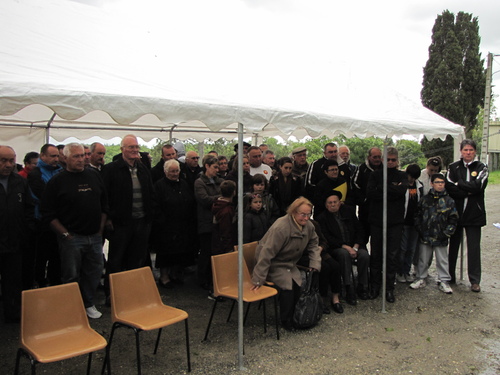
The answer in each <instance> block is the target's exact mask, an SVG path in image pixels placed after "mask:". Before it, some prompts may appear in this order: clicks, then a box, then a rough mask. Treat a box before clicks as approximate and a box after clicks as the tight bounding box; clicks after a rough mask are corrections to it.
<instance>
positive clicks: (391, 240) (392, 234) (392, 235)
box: [370, 224, 403, 291]
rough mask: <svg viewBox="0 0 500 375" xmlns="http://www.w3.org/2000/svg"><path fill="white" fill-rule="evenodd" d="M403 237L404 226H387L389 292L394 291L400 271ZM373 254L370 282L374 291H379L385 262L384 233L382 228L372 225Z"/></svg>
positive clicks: (387, 280) (387, 281) (371, 255)
mask: <svg viewBox="0 0 500 375" xmlns="http://www.w3.org/2000/svg"><path fill="white" fill-rule="evenodd" d="M402 235H403V224H388V225H387V275H386V283H387V287H386V288H387V290H388V291H392V290H394V282H395V281H396V272H397V271H398V270H399V267H400V262H399V257H398V254H399V249H400V247H401V238H402ZM370 244H371V254H370V281H371V286H372V288H373V289H375V290H378V289H380V286H381V285H382V261H383V255H384V254H383V249H382V244H383V233H382V227H379V226H376V225H372V227H371V242H370Z"/></svg>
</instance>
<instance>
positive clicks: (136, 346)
mask: <svg viewBox="0 0 500 375" xmlns="http://www.w3.org/2000/svg"><path fill="white" fill-rule="evenodd" d="M133 330H134V333H135V349H136V352H137V374H138V375H141V374H142V372H141V347H140V342H139V341H140V340H139V332H140V331H139V330H138V329H137V328H133Z"/></svg>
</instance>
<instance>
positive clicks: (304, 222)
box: [251, 197, 321, 330]
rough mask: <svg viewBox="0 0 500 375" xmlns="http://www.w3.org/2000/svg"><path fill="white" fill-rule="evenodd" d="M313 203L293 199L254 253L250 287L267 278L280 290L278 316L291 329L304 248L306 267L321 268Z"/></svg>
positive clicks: (254, 286)
mask: <svg viewBox="0 0 500 375" xmlns="http://www.w3.org/2000/svg"><path fill="white" fill-rule="evenodd" d="M312 208H313V205H312V203H311V202H310V201H309V200H307V199H306V198H303V197H301V198H298V199H296V200H295V201H294V202H293V203H292V204H291V205H290V207H288V211H287V214H286V215H285V216H283V217H280V218H279V219H278V220H276V221H275V222H274V224H273V225H272V226H271V228H269V230H268V231H267V233H266V234H265V236H264V237H263V238H262V240H261V241H260V242H259V245H258V246H257V250H256V252H255V268H254V270H253V275H252V283H253V286H252V288H251V289H252V290H256V289H258V288H260V287H261V286H262V285H264V283H265V282H266V280H267V281H271V282H273V283H274V284H275V285H276V287H277V289H278V292H279V293H280V317H281V323H282V325H283V327H284V328H285V329H287V330H291V329H292V328H293V327H292V318H293V313H294V309H295V305H296V303H297V300H298V298H299V296H300V285H301V284H302V278H301V276H300V272H299V269H298V268H297V262H298V261H299V259H300V257H301V256H302V253H303V251H304V249H307V251H308V254H309V268H311V269H312V270H316V271H320V270H321V250H320V249H319V247H318V235H317V234H316V231H315V230H314V225H313V224H312V223H311V222H310V221H309V218H310V217H311V213H312Z"/></svg>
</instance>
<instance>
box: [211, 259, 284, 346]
mask: <svg viewBox="0 0 500 375" xmlns="http://www.w3.org/2000/svg"><path fill="white" fill-rule="evenodd" d="M211 261H212V276H213V284H214V295H215V296H217V297H218V296H221V297H226V298H230V299H232V300H233V304H232V306H231V310H230V312H229V316H228V318H227V321H226V322H229V320H230V318H231V314H232V311H233V309H234V306H235V304H236V301H237V300H238V295H237V293H230V292H225V291H224V290H223V286H222V285H219V284H220V283H219V280H218V267H217V265H216V263H218V262H221V263H223V264H224V269H225V270H227V269H231V268H232V269H233V270H234V269H235V268H236V269H237V267H238V252H236V251H235V252H232V253H226V254H220V255H213V256H212V258H211ZM242 266H243V280H244V281H243V283H244V290H243V302H246V303H247V309H246V313H245V318H244V320H243V324H245V322H246V319H247V316H248V311H249V310H250V304H251V303H252V302H258V301H262V302H264V301H265V300H266V299H267V298H270V297H273V300H274V314H275V323H276V339H277V340H279V339H280V334H279V323H278V301H277V297H278V291H277V290H276V289H275V288H271V287H268V286H261V287H260V288H259V290H262V291H263V292H265V293H266V294H267V295H265V296H262V297H261V298H259V297H258V296H252V295H250V294H249V293H251V291H250V288H249V285H250V284H251V278H250V273H249V271H248V268H247V265H246V262H245V261H243V264H242ZM219 272H220V271H219ZM236 279H237V277H236ZM247 289H248V290H247ZM249 297H250V298H249ZM217 303H218V299H217V298H216V299H215V301H214V304H213V307H212V312H211V314H210V319H209V321H208V325H207V329H206V331H205V337H204V338H203V341H206V340H207V339H208V333H209V331H210V327H211V325H212V320H213V317H214V315H215V309H216V307H217ZM262 310H263V319H264V332H265V333H266V332H267V318H266V305H265V303H263V309H262Z"/></svg>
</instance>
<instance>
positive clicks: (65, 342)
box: [21, 327, 107, 363]
mask: <svg viewBox="0 0 500 375" xmlns="http://www.w3.org/2000/svg"><path fill="white" fill-rule="evenodd" d="M43 336H48V337H43ZM106 345H107V343H106V340H105V339H104V337H102V336H101V335H100V334H98V333H97V332H95V331H89V330H87V329H85V328H84V327H82V328H81V329H76V330H73V329H71V330H70V331H69V332H64V330H63V331H62V332H58V333H57V334H55V335H39V336H38V337H37V336H35V337H32V338H27V339H26V340H24V343H22V344H21V347H22V348H23V349H24V350H26V351H27V352H28V353H30V354H31V355H32V356H33V358H34V359H35V360H37V361H38V362H40V363H50V362H57V361H62V360H64V359H68V358H72V357H77V356H80V355H84V354H88V353H91V352H95V351H97V350H101V349H104V348H105V347H106Z"/></svg>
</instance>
